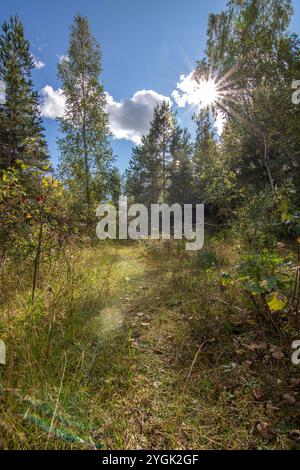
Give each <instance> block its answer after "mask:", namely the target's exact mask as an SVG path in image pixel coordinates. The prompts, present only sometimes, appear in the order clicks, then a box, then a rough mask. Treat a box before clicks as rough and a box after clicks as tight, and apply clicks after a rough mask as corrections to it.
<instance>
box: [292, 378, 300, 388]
mask: <svg viewBox="0 0 300 470" xmlns="http://www.w3.org/2000/svg"><path fill="white" fill-rule="evenodd" d="M290 383H291V385H294V386H297V385H300V379H296V378H295V377H293V378H291V380H290Z"/></svg>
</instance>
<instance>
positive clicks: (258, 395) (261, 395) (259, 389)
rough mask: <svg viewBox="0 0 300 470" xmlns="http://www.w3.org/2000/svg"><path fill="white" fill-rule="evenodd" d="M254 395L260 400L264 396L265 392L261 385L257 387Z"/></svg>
mask: <svg viewBox="0 0 300 470" xmlns="http://www.w3.org/2000/svg"><path fill="white" fill-rule="evenodd" d="M253 395H254V398H255V399H256V400H260V399H261V398H262V397H263V396H264V393H263V391H262V389H261V388H260V387H255V388H254V390H253Z"/></svg>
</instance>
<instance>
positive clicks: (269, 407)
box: [267, 400, 279, 411]
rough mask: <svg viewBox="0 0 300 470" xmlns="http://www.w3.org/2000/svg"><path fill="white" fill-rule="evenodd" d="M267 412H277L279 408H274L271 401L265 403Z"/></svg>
mask: <svg viewBox="0 0 300 470" xmlns="http://www.w3.org/2000/svg"><path fill="white" fill-rule="evenodd" d="M267 410H269V411H278V410H279V407H278V406H276V405H275V404H274V403H273V402H272V401H271V400H269V401H267Z"/></svg>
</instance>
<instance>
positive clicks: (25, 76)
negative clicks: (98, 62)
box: [0, 16, 49, 186]
mask: <svg viewBox="0 0 300 470" xmlns="http://www.w3.org/2000/svg"><path fill="white" fill-rule="evenodd" d="M33 67H34V64H33V59H32V55H31V53H30V48H29V41H28V40H26V39H25V37H24V28H23V25H22V23H21V22H20V20H19V18H18V17H17V16H14V17H11V18H10V21H9V23H6V22H4V23H3V25H2V34H1V36H0V81H1V82H2V83H3V84H4V90H5V94H4V103H0V171H1V170H5V169H8V168H11V167H18V168H19V169H22V165H24V164H25V165H26V174H27V177H24V183H26V185H28V186H30V177H29V175H30V174H33V173H34V172H36V171H37V170H43V171H45V170H47V169H48V166H49V162H48V155H47V145H46V141H45V138H44V135H43V131H44V128H43V125H42V120H41V117H40V112H39V108H38V95H37V93H36V92H35V91H33V85H32V81H31V71H32V69H33Z"/></svg>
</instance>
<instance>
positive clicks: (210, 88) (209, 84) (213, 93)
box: [197, 79, 219, 107]
mask: <svg viewBox="0 0 300 470" xmlns="http://www.w3.org/2000/svg"><path fill="white" fill-rule="evenodd" d="M197 95H198V99H199V102H200V103H201V106H203V107H206V106H211V105H213V104H214V103H215V102H216V101H217V100H218V98H219V93H218V87H217V83H216V82H215V81H214V80H213V79H208V80H204V79H202V80H201V81H200V82H199V83H198V84H197Z"/></svg>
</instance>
